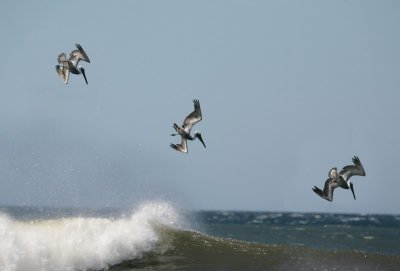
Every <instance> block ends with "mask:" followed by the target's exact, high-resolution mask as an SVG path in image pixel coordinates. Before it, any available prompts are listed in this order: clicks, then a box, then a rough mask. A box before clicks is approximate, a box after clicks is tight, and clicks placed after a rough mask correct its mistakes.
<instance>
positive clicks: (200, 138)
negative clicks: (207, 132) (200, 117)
mask: <svg viewBox="0 0 400 271" xmlns="http://www.w3.org/2000/svg"><path fill="white" fill-rule="evenodd" d="M197 138H198V139H199V140H200V142H201V143H202V144H203V146H204V148H206V144H204V141H203V138H202V137H201V134H197Z"/></svg>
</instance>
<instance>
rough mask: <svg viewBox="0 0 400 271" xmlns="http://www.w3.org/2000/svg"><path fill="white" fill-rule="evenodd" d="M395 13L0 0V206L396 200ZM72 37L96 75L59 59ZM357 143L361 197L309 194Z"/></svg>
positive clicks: (363, 7)
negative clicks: (61, 64)
mask: <svg viewBox="0 0 400 271" xmlns="http://www.w3.org/2000/svg"><path fill="white" fill-rule="evenodd" d="M399 25H400V2H399V1H364V0H363V1H317V0H316V1H231V0H225V1H183V0H182V1H66V2H65V1H64V2H62V1H24V3H22V2H21V1H2V2H1V3H0V33H1V36H2V38H1V45H0V48H1V49H2V56H1V64H0V76H1V87H0V95H1V97H0V123H1V129H0V173H1V176H0V205H46V206H118V207H129V206H131V205H134V204H136V203H138V202H141V201H143V200H159V199H161V200H168V201H171V202H173V203H174V204H176V205H177V206H180V207H183V208H189V209H229V210H265V211H306V212H315V211H317V212H319V211H324V212H362V213H399V208H400V207H399V206H400V197H399V196H398V190H399V189H400V179H399V174H398V170H399V168H398V167H399V162H400V158H399V157H400V155H399V154H400V142H399V140H400V121H399V120H400V107H399V102H400V73H399V72H400V31H399ZM75 43H80V44H81V45H82V46H83V48H84V49H85V50H86V52H87V54H88V55H89V57H90V60H91V63H90V64H89V63H85V62H81V65H82V66H84V67H85V68H86V74H87V78H88V82H89V85H86V84H85V82H84V79H83V78H82V77H81V76H76V75H71V76H70V82H69V84H68V85H64V83H63V82H62V81H61V79H60V78H59V77H58V75H57V73H56V71H55V69H54V66H55V65H56V64H57V56H58V54H59V53H61V52H66V53H67V54H69V52H70V51H71V50H73V49H75V46H74V45H75ZM194 98H198V99H199V100H200V103H201V107H202V112H203V120H202V121H201V122H200V123H199V124H197V125H196V126H195V127H194V129H197V130H199V131H201V132H202V135H203V139H204V141H205V143H206V145H207V149H204V148H203V146H202V145H201V144H200V142H198V141H194V142H189V153H188V154H182V153H179V152H176V151H174V150H172V149H171V148H170V147H169V144H170V143H177V142H180V139H179V138H178V137H171V136H170V133H172V132H173V129H172V124H173V123H174V122H177V123H178V124H182V121H183V119H184V118H185V116H186V115H188V114H189V113H190V112H191V111H192V110H193V103H192V100H193V99H194ZM354 155H358V156H359V157H360V159H361V161H362V162H363V164H364V167H365V170H366V173H367V176H366V177H353V178H354V179H353V182H354V186H355V192H356V196H357V200H356V201H355V200H353V197H352V195H351V192H350V190H343V189H338V190H336V191H335V195H334V201H333V202H332V203H329V202H327V201H325V200H323V199H321V198H319V197H318V196H317V195H315V194H314V193H313V192H312V190H311V188H312V187H313V186H314V185H317V186H319V187H323V184H324V182H325V180H326V178H327V173H328V170H329V169H330V168H331V167H333V166H337V167H338V168H339V169H340V168H341V167H342V166H345V165H348V164H350V163H351V158H352V156H354Z"/></svg>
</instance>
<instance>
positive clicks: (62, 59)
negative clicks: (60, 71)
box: [57, 53, 68, 64]
mask: <svg viewBox="0 0 400 271" xmlns="http://www.w3.org/2000/svg"><path fill="white" fill-rule="evenodd" d="M57 60H58V63H60V64H64V63H65V62H67V61H68V60H67V56H66V55H65V53H61V54H59V55H58V59H57Z"/></svg>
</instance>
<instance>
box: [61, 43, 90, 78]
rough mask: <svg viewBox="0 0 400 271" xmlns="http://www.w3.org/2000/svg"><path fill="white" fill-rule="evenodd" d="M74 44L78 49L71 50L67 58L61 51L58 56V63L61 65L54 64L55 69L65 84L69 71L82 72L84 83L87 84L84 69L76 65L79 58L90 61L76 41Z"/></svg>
mask: <svg viewBox="0 0 400 271" xmlns="http://www.w3.org/2000/svg"><path fill="white" fill-rule="evenodd" d="M75 46H76V48H78V49H77V50H73V51H72V52H71V53H70V54H69V59H67V56H66V54H65V53H61V54H60V55H59V56H58V59H57V60H58V63H60V64H62V65H56V71H57V73H58V75H59V76H60V77H61V79H62V80H63V81H64V83H65V84H68V79H69V73H73V74H82V75H83V78H85V82H86V84H88V81H87V79H86V74H85V69H84V68H83V67H82V66H78V63H79V61H80V60H83V61H86V62H88V63H90V60H89V57H88V56H87V54H86V52H85V51H84V50H83V48H82V46H81V45H80V44H78V43H77V44H75Z"/></svg>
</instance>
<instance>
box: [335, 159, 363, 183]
mask: <svg viewBox="0 0 400 271" xmlns="http://www.w3.org/2000/svg"><path fill="white" fill-rule="evenodd" d="M352 160H353V163H354V166H353V165H349V166H345V167H344V168H343V169H342V170H341V171H340V172H339V175H340V176H342V178H343V179H344V180H345V181H347V180H348V179H350V177H351V176H354V175H358V176H365V170H364V167H363V165H362V164H361V161H360V159H359V158H358V157H357V156H354V157H353V159H352Z"/></svg>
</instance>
